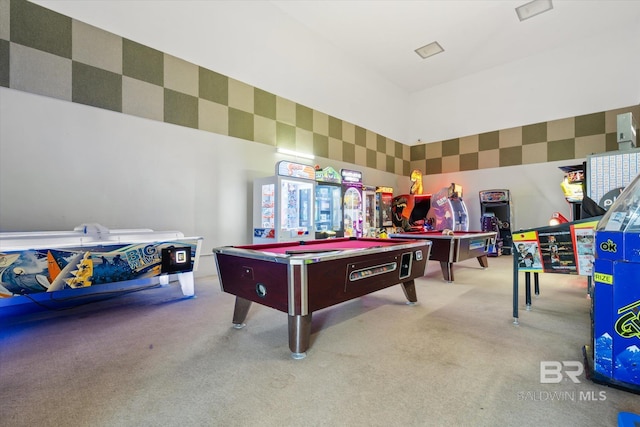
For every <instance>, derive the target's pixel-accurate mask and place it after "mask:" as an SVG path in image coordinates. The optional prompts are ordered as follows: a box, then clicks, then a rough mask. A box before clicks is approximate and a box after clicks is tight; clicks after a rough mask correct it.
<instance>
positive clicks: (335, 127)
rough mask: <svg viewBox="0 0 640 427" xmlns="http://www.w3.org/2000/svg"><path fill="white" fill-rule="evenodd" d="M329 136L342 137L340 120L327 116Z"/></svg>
mask: <svg viewBox="0 0 640 427" xmlns="http://www.w3.org/2000/svg"><path fill="white" fill-rule="evenodd" d="M329 136H330V137H331V138H335V139H342V120H340V119H336V118H335V117H333V116H329Z"/></svg>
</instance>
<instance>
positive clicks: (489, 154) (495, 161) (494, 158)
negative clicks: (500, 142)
mask: <svg viewBox="0 0 640 427" xmlns="http://www.w3.org/2000/svg"><path fill="white" fill-rule="evenodd" d="M499 166H500V149H499V148H498V149H495V150H485V151H479V152H478V169H489V168H497V167H499Z"/></svg>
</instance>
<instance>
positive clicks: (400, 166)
mask: <svg viewBox="0 0 640 427" xmlns="http://www.w3.org/2000/svg"><path fill="white" fill-rule="evenodd" d="M395 162H396V165H395V166H396V170H395V172H394V173H395V174H396V175H404V160H402V159H399V158H397V157H396V159H395Z"/></svg>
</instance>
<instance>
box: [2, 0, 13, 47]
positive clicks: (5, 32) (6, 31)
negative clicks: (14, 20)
mask: <svg viewBox="0 0 640 427" xmlns="http://www.w3.org/2000/svg"><path fill="white" fill-rule="evenodd" d="M9 9H10V7H9V0H0V39H3V40H11V37H10V34H11V31H10V23H11V20H10V19H9V18H10V16H11V15H10V12H9Z"/></svg>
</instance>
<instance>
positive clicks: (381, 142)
mask: <svg viewBox="0 0 640 427" xmlns="http://www.w3.org/2000/svg"><path fill="white" fill-rule="evenodd" d="M376 151H377V152H378V153H385V154H386V153H387V138H385V137H384V136H382V135H376Z"/></svg>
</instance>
